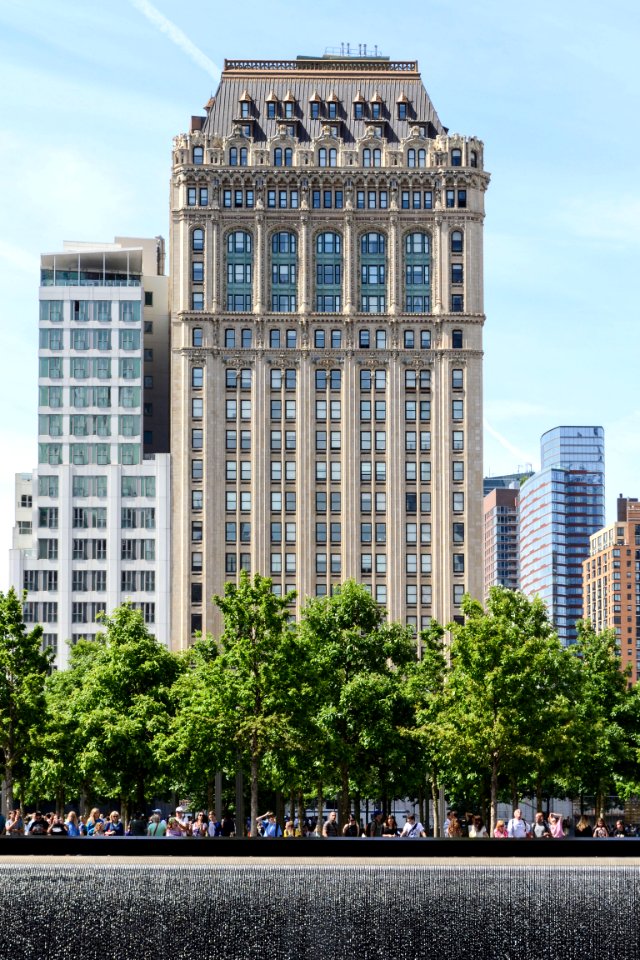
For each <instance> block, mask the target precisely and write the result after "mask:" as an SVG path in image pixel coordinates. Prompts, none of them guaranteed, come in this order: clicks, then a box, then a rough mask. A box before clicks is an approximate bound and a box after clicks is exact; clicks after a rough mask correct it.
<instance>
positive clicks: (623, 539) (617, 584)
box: [583, 496, 640, 683]
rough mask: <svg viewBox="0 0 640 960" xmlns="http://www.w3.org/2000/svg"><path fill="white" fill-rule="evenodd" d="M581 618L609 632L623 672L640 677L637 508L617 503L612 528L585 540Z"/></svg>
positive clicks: (639, 525) (629, 503)
mask: <svg viewBox="0 0 640 960" xmlns="http://www.w3.org/2000/svg"><path fill="white" fill-rule="evenodd" d="M583 576H584V595H583V600H584V618H585V620H590V621H591V623H592V625H593V627H594V629H595V630H596V631H597V632H598V633H600V632H601V631H602V630H606V629H613V630H614V631H615V633H616V636H617V638H618V644H619V648H620V659H621V665H622V667H623V668H626V667H629V669H630V680H631V681H632V682H633V683H637V682H638V676H640V503H638V501H637V500H635V499H633V500H632V499H629V498H627V497H622V496H621V497H619V498H618V510H617V521H616V523H612V524H610V525H609V526H608V527H604V528H603V529H602V530H598V531H597V533H594V534H592V535H591V537H590V538H589V557H588V559H587V560H585V561H584V562H583Z"/></svg>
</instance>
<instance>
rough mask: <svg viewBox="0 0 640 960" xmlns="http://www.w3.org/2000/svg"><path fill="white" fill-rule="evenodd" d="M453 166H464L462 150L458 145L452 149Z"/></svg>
mask: <svg viewBox="0 0 640 960" xmlns="http://www.w3.org/2000/svg"><path fill="white" fill-rule="evenodd" d="M451 166H452V167H461V166H462V150H460V149H459V148H458V147H454V149H453V150H452V151H451Z"/></svg>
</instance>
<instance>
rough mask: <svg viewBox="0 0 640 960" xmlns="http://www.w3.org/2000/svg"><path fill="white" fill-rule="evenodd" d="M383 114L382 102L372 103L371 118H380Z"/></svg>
mask: <svg viewBox="0 0 640 960" xmlns="http://www.w3.org/2000/svg"><path fill="white" fill-rule="evenodd" d="M381 116H382V104H381V103H372V104H371V119H372V120H379V119H380V117H381Z"/></svg>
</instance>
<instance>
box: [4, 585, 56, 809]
mask: <svg viewBox="0 0 640 960" xmlns="http://www.w3.org/2000/svg"><path fill="white" fill-rule="evenodd" d="M41 640H42V627H40V626H36V627H34V628H33V629H32V630H29V631H28V630H27V628H26V626H25V624H24V621H23V619H22V603H21V602H20V599H19V597H18V595H17V594H16V592H15V590H13V589H11V590H9V591H8V593H6V594H4V593H0V753H1V755H2V764H3V767H4V779H5V781H6V790H7V806H8V807H9V809H11V808H12V807H13V787H14V780H15V779H16V778H19V779H22V780H24V779H25V778H26V775H27V771H28V765H29V763H30V761H32V760H33V758H34V756H35V754H36V753H37V750H38V746H39V738H40V730H39V728H40V725H41V722H42V713H43V709H44V683H45V678H46V676H47V673H48V671H49V664H50V656H49V654H46V653H42V652H41V650H40V643H41Z"/></svg>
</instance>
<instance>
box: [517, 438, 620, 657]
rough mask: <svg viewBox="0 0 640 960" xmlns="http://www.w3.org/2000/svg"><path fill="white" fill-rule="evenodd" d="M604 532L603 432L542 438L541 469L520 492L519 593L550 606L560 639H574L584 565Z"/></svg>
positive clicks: (580, 610)
mask: <svg viewBox="0 0 640 960" xmlns="http://www.w3.org/2000/svg"><path fill="white" fill-rule="evenodd" d="M603 526H604V430H603V428H602V427H592V426H586V427H573V426H566V427H565V426H562V427H555V428H554V429H553V430H549V431H547V433H545V434H543V436H542V438H541V469H540V472H539V473H536V474H534V475H533V477H531V478H530V479H529V480H527V481H525V483H523V485H522V487H521V488H520V587H521V589H522V591H523V592H524V593H526V594H528V595H529V596H536V595H538V596H540V597H541V598H542V599H543V600H544V601H545V603H546V605H547V608H548V610H549V615H550V617H551V620H552V621H553V624H554V627H555V629H556V630H557V632H558V636H559V637H560V639H561V640H562V642H563V643H565V644H570V643H573V642H574V641H575V638H576V629H575V624H576V621H577V620H579V619H581V617H582V608H583V604H582V562H583V560H584V559H585V558H586V557H587V556H588V555H589V537H590V536H591V534H592V533H595V532H596V531H597V530H599V529H600V528H601V527H603Z"/></svg>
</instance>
